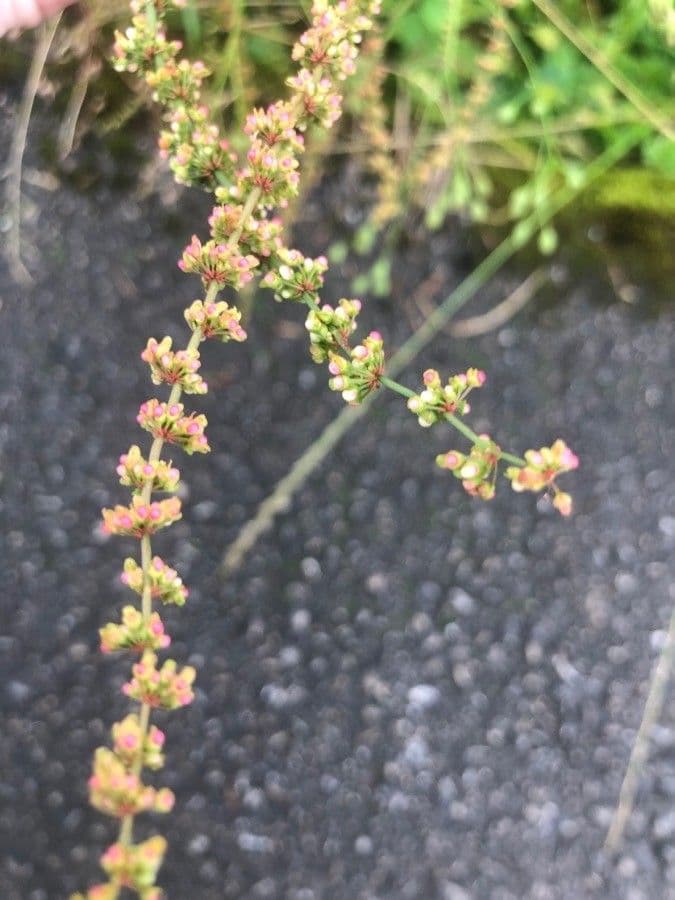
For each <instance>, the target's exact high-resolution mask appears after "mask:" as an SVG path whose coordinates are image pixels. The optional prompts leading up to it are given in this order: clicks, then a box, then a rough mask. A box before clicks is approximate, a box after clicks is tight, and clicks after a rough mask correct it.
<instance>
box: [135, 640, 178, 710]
mask: <svg viewBox="0 0 675 900" xmlns="http://www.w3.org/2000/svg"><path fill="white" fill-rule="evenodd" d="M132 672H133V678H132V679H131V681H128V682H127V683H126V684H125V685H124V687H123V688H122V690H123V692H124V693H125V694H126V695H127V697H131V698H132V699H133V700H138V701H139V702H140V703H146V704H147V705H148V706H152V707H160V708H161V709H177V708H178V707H179V706H187V704H188V703H192V700H193V699H194V693H193V691H192V683H193V681H194V680H195V670H194V669H193V668H192V666H184V667H183V668H182V669H181V670H180V671H178V670H177V667H176V663H175V661H174V660H173V659H167V660H166V661H165V662H164V664H163V666H162V667H161V669H158V668H157V656H156V655H155V654H154V653H153V652H152V651H151V650H146V652H145V653H144V654H143V656H142V658H141V661H140V662H137V663H135V665H134V666H133V669H132Z"/></svg>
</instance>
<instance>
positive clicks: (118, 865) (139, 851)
mask: <svg viewBox="0 0 675 900" xmlns="http://www.w3.org/2000/svg"><path fill="white" fill-rule="evenodd" d="M165 853H166V841H165V840H164V838H163V837H161V836H160V835H156V836H155V837H151V838H148V840H147V841H143V842H142V843H140V844H132V845H129V844H121V843H117V844H113V845H112V846H111V847H109V848H108V849H107V850H106V852H105V853H104V854H103V856H102V857H101V866H102V867H103V870H104V872H105V873H106V874H107V875H108V877H109V878H111V879H112V880H113V883H116V884H119V885H124V886H126V887H131V888H133V889H134V890H135V891H136V892H137V893H138V894H139V896H140V897H141V898H142V900H154V898H159V897H161V894H160V893H159V892H158V891H157V889H156V888H153V885H154V883H155V879H156V878H157V872H158V870H159V867H160V866H161V865H162V860H163V859H164V854H165Z"/></svg>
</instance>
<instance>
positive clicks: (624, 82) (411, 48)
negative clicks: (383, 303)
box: [0, 0, 675, 296]
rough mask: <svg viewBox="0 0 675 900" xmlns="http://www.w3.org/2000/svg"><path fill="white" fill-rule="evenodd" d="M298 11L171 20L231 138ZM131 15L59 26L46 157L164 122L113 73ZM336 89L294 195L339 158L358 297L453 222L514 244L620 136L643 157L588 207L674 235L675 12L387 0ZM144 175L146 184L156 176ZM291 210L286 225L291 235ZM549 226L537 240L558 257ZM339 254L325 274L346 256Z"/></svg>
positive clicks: (188, 15)
mask: <svg viewBox="0 0 675 900" xmlns="http://www.w3.org/2000/svg"><path fill="white" fill-rule="evenodd" d="M308 6H309V4H308V3H307V2H293V0H272V2H262V0H188V3H187V5H186V7H185V8H184V9H182V10H180V11H174V12H172V13H171V15H170V17H169V21H170V26H171V31H172V36H178V37H180V38H181V39H182V40H183V41H184V42H185V45H186V52H187V54H188V55H189V56H190V57H191V58H193V59H194V58H196V57H200V58H201V59H203V60H204V62H205V63H206V65H207V66H208V68H209V69H210V70H211V72H212V77H211V79H210V81H209V82H208V87H207V91H208V96H206V97H205V100H206V101H207V102H208V104H209V105H210V107H211V108H212V109H214V110H215V111H216V113H217V114H218V115H220V116H221V117H222V119H223V122H224V125H225V127H226V130H227V131H228V132H229V133H230V134H235V135H236V134H241V128H240V127H239V126H240V125H241V124H242V122H243V118H244V115H245V111H246V110H247V109H248V108H250V107H251V106H252V105H254V104H258V105H262V104H265V103H266V102H267V101H268V100H270V99H271V98H273V97H275V96H276V95H277V94H278V93H279V89H280V86H281V84H282V83H283V80H284V79H285V78H286V77H287V76H288V74H289V72H290V67H289V60H290V57H289V53H288V48H289V46H290V45H291V44H292V42H293V41H294V40H295V39H296V38H297V35H298V33H299V32H300V30H301V29H302V27H303V23H304V22H305V21H306V13H307V9H308ZM125 9H126V3H125V2H124V0H105V2H104V0H83V2H81V3H80V4H79V5H78V6H76V7H73V8H72V9H71V10H69V11H68V12H67V13H66V14H65V15H64V16H63V18H62V20H61V23H60V25H59V28H58V30H57V32H56V34H55V35H54V36H53V40H52V44H51V51H50V54H49V61H48V64H47V67H46V70H45V73H44V74H43V77H42V80H41V89H42V91H44V92H46V93H48V94H50V95H52V96H53V97H54V100H55V106H56V109H57V111H58V114H59V116H60V126H59V128H58V131H57V133H56V136H55V137H54V139H53V140H51V141H49V142H48V144H49V146H48V148H47V152H48V154H49V155H51V157H52V160H53V161H56V160H61V161H62V160H64V159H65V158H66V157H68V155H69V154H70V153H71V152H72V150H73V148H74V147H76V146H77V144H78V142H79V141H81V140H82V139H83V138H84V137H85V136H90V135H94V136H99V137H103V138H105V140H106V142H107V144H108V146H110V147H111V148H113V149H116V150H118V151H120V152H121V155H122V156H124V155H125V154H131V153H132V152H133V150H132V142H133V138H130V137H129V135H130V130H129V129H128V128H124V129H123V128H122V127H121V126H122V125H124V124H125V123H127V122H128V121H129V120H130V119H134V118H137V119H138V120H139V122H140V121H142V122H143V123H144V124H145V123H146V121H147V117H148V116H149V115H150V116H155V115H157V112H156V110H155V109H154V106H153V104H152V103H151V101H150V97H149V94H148V93H147V92H146V91H145V89H144V88H143V87H140V86H139V84H137V83H136V81H135V80H131V79H129V78H128V77H127V76H125V75H120V74H119V73H116V72H115V71H114V70H113V69H112V67H111V65H110V62H109V59H108V57H109V53H110V47H111V44H112V34H113V31H114V28H115V27H117V26H118V25H119V24H120V23H121V22H123V21H124V15H125ZM368 42H369V47H368V52H367V53H365V54H364V65H363V66H362V67H361V69H360V71H359V74H358V76H357V78H355V79H354V80H353V82H352V83H350V85H349V87H348V89H347V96H346V109H347V111H348V113H349V115H348V116H346V117H345V123H344V126H343V128H342V130H341V131H340V132H339V133H338V134H337V135H334V136H331V137H330V138H327V139H324V140H323V141H317V142H314V143H312V150H311V151H310V153H309V154H308V156H309V158H308V159H306V160H305V171H306V173H307V175H308V176H309V177H306V178H305V181H304V188H303V189H304V191H305V192H306V191H307V190H309V189H310V188H311V187H312V184H313V179H312V177H311V175H312V173H315V175H316V177H318V174H319V173H320V172H324V171H326V165H325V162H324V160H323V159H322V158H323V157H325V156H326V155H327V154H334V155H340V156H344V155H348V156H349V159H350V160H351V161H352V165H353V166H355V167H356V170H357V172H358V177H360V183H361V184H362V186H363V193H364V195H365V197H366V198H368V199H370V200H371V201H372V202H371V203H370V207H369V210H370V211H369V214H368V216H367V219H366V221H365V222H362V223H361V224H360V227H359V228H358V229H357V230H356V232H355V233H354V234H353V235H352V236H351V237H350V238H349V241H350V242H351V244H352V249H354V250H356V252H358V253H360V254H362V255H368V256H369V259H370V263H369V267H368V265H366V266H365V268H363V267H362V269H361V274H360V275H359V276H358V279H357V283H355V284H354V285H353V289H354V291H355V292H357V293H366V292H371V293H374V294H376V295H381V296H385V295H387V294H388V293H389V289H390V268H391V261H392V257H393V254H394V250H395V248H396V245H397V241H398V239H399V238H400V236H401V234H402V233H403V232H406V233H409V232H410V231H411V230H415V229H419V228H420V227H422V228H426V229H437V228H439V227H440V226H441V225H442V223H443V222H444V221H445V220H446V218H447V216H448V215H451V214H453V215H457V216H459V217H460V219H461V220H462V221H463V222H465V223H473V224H478V225H480V226H481V227H488V228H496V229H499V230H500V231H501V232H502V233H503V232H504V230H508V231H513V232H515V233H516V235H517V233H518V228H519V227H520V226H521V225H522V223H523V221H524V220H525V219H526V218H527V217H528V216H530V215H531V214H532V213H533V212H535V213H536V211H537V209H538V208H540V207H541V206H542V203H543V200H544V198H546V197H547V196H549V195H550V194H551V192H552V191H553V190H555V189H556V188H559V187H561V186H564V185H569V186H575V185H578V184H581V183H583V177H584V170H585V167H586V166H587V164H588V162H589V161H590V160H591V159H593V158H594V157H596V156H597V155H598V153H600V152H602V151H603V150H604V149H606V148H607V147H608V146H610V145H611V144H612V142H614V141H615V140H616V139H617V137H618V136H619V135H620V134H621V133H622V131H623V130H624V129H625V127H626V126H627V125H629V124H633V123H636V122H644V123H645V124H647V125H648V126H649V127H648V128H647V129H646V130H645V136H644V139H643V140H642V142H641V144H640V147H639V149H638V150H636V151H635V152H634V153H633V154H632V155H631V156H630V157H629V158H628V159H625V160H624V161H623V162H622V164H621V166H620V167H618V168H617V169H615V170H614V171H613V172H612V175H611V177H610V178H606V179H605V180H604V181H602V182H601V183H600V184H599V185H598V186H596V187H595V188H594V190H593V194H592V196H590V197H587V198H586V200H587V201H588V202H590V203H592V204H593V205H595V206H596V207H598V206H599V207H604V208H608V209H610V210H620V211H626V210H629V211H636V212H641V213H644V214H647V215H648V216H657V217H664V218H667V217H668V216H669V215H670V214H671V213H672V211H673V209H675V142H674V141H673V139H672V138H673V133H674V132H673V130H672V128H673V126H671V125H670V124H669V123H670V122H671V121H672V120H673V118H674V116H673V113H674V111H675V106H674V104H673V101H672V88H673V79H674V75H673V72H674V71H675V70H674V68H673V46H674V45H675V10H674V7H673V2H672V0H649V2H648V3H645V2H643V0H617V2H613V3H608V2H603V0H563V2H561V3H556V4H555V5H554V4H551V3H549V2H548V0H477V2H473V3H468V2H464V0H417V2H413V0H387V2H385V8H384V15H383V17H382V20H381V27H380V31H379V33H378V34H377V35H375V36H373V37H370V38H369V39H368ZM32 46H33V44H32V40H31V38H30V36H24V37H23V38H22V39H21V40H19V41H17V42H5V43H4V45H3V53H2V54H1V56H0V77H5V78H6V77H7V76H12V75H14V76H16V75H17V74H18V73H20V72H21V71H24V70H25V67H26V57H27V55H28V54H30V53H31V52H32V49H31V48H32ZM153 170H154V167H153ZM302 206H303V204H302V198H300V199H299V201H298V202H296V203H295V204H294V205H293V206H292V208H290V209H289V210H288V212H287V219H288V220H291V219H292V218H293V216H294V214H295V213H296V211H297V210H298V209H301V208H302ZM558 241H559V238H558V231H557V228H556V224H555V223H552V224H545V225H544V224H542V226H541V228H540V229H539V232H538V235H537V244H538V249H539V251H540V252H541V253H543V254H549V253H552V252H553V251H555V249H556V248H557V246H558ZM347 250H348V247H347V245H346V244H340V243H337V244H336V245H335V246H334V247H333V256H334V258H335V259H336V260H337V259H339V258H340V256H344V255H346V252H347Z"/></svg>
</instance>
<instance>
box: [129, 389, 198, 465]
mask: <svg viewBox="0 0 675 900" xmlns="http://www.w3.org/2000/svg"><path fill="white" fill-rule="evenodd" d="M136 421H137V422H138V424H139V425H140V426H141V428H145V430H146V431H149V432H150V434H151V435H152V436H153V437H155V438H160V439H161V440H163V441H167V442H168V443H170V444H177V445H178V446H179V447H181V448H182V449H183V450H185V452H186V453H188V454H190V455H192V454H193V453H208V452H209V450H210V449H211V448H210V447H209V442H208V440H207V439H206V435H205V434H204V429H205V428H206V425H207V422H206V416H205V415H202V414H200V415H197V414H196V413H190V415H189V416H186V415H183V404H182V403H162V402H161V401H160V400H155V399H154V398H153V399H152V400H146V402H145V403H143V404H141V408H140V409H139V411H138V415H137V416H136Z"/></svg>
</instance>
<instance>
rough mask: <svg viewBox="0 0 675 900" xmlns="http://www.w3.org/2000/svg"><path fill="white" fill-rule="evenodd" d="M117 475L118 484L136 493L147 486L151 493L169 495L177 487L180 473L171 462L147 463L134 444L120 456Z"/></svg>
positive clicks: (161, 460) (160, 460) (156, 461)
mask: <svg viewBox="0 0 675 900" xmlns="http://www.w3.org/2000/svg"><path fill="white" fill-rule="evenodd" d="M117 474H118V475H119V476H120V484H123V485H124V486H125V487H130V488H131V489H132V491H136V492H140V491H142V490H143V489H144V487H145V486H146V485H148V484H149V485H150V486H151V490H153V491H167V492H169V493H171V492H173V491H175V490H176V488H177V487H178V480H179V478H180V472H179V471H178V469H175V468H174V467H173V466H172V464H171V462H166V460H163V459H158V460H155V462H149V461H148V460H147V459H145V457H144V456H143V455H142V454H141V450H140V447H138V446H137V445H136V444H133V445H132V446H131V447H129V450H128V451H127V452H126V453H123V454H122V455H121V456H120V462H119V465H118V466H117Z"/></svg>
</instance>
